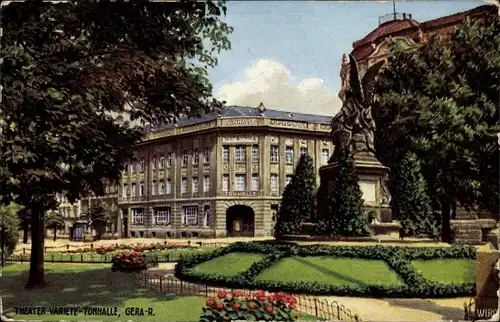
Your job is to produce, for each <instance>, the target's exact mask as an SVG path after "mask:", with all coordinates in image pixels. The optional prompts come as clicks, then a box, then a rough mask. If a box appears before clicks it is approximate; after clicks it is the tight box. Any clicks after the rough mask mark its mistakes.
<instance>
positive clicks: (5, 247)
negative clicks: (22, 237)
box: [0, 202, 22, 264]
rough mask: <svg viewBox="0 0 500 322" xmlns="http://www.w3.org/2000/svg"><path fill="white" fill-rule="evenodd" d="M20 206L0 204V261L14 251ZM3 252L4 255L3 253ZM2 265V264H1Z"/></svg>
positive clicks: (11, 203)
mask: <svg viewBox="0 0 500 322" xmlns="http://www.w3.org/2000/svg"><path fill="white" fill-rule="evenodd" d="M21 208H22V207H21V206H19V205H17V204H15V203H13V202H10V203H9V204H8V205H2V204H0V245H1V249H0V253H1V254H2V257H1V260H3V259H4V258H6V257H8V256H10V254H12V253H13V252H14V250H15V249H16V245H17V242H18V240H19V226H20V220H19V216H18V212H19V210H21ZM4 251H5V253H4ZM2 264H3V262H2Z"/></svg>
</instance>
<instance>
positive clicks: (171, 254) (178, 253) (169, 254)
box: [14, 247, 217, 263]
mask: <svg viewBox="0 0 500 322" xmlns="http://www.w3.org/2000/svg"><path fill="white" fill-rule="evenodd" d="M216 249H217V248H201V247H200V248H175V249H168V250H158V251H150V252H145V253H146V254H148V255H157V256H158V260H159V261H160V262H175V261H178V260H179V259H180V258H181V257H185V256H192V255H195V254H199V253H206V252H211V251H214V250H216ZM121 252H124V251H116V252H113V253H108V254H103V255H100V254H96V253H66V252H46V253H45V255H44V256H45V261H46V262H83V263H89V262H90V263H110V262H111V259H112V258H113V256H114V254H118V253H121ZM21 256H22V257H21ZM14 258H15V259H16V260H17V261H21V260H22V261H29V260H30V254H24V255H20V254H19V255H15V257H14Z"/></svg>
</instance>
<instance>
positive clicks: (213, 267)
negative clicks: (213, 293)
mask: <svg viewBox="0 0 500 322" xmlns="http://www.w3.org/2000/svg"><path fill="white" fill-rule="evenodd" d="M265 256H266V255H265V254H257V253H255V254H249V253H238V252H234V253H229V254H226V255H224V256H220V257H217V258H214V259H212V260H209V261H206V262H203V263H201V264H199V265H197V266H195V268H194V269H195V270H196V271H197V272H199V273H206V274H218V275H225V276H233V275H236V274H238V273H241V272H244V271H246V270H247V269H248V268H250V266H251V265H252V264H253V263H255V262H257V261H259V260H261V259H263V258H264V257H265Z"/></svg>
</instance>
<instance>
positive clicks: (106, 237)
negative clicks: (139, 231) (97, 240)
mask: <svg viewBox="0 0 500 322" xmlns="http://www.w3.org/2000/svg"><path fill="white" fill-rule="evenodd" d="M101 239H105V240H111V239H114V236H113V234H111V233H104V234H102V236H101Z"/></svg>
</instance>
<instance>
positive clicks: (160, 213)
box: [154, 207, 171, 225]
mask: <svg viewBox="0 0 500 322" xmlns="http://www.w3.org/2000/svg"><path fill="white" fill-rule="evenodd" d="M170 214H171V209H170V207H158V208H155V214H154V224H155V225H166V224H170Z"/></svg>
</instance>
